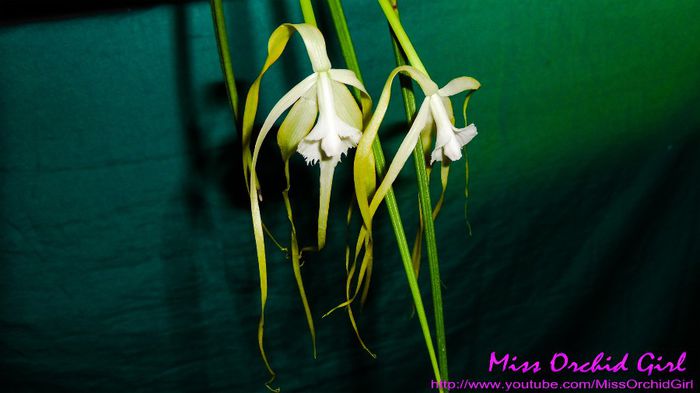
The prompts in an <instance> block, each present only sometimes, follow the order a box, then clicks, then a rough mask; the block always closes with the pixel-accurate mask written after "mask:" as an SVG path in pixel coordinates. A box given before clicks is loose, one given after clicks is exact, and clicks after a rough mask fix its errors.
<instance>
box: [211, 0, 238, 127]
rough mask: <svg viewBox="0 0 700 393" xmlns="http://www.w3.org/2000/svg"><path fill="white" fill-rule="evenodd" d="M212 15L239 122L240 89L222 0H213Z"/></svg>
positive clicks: (230, 94)
mask: <svg viewBox="0 0 700 393" xmlns="http://www.w3.org/2000/svg"><path fill="white" fill-rule="evenodd" d="M211 15H212V18H213V19H214V30H215V31H216V46H217V47H218V48H219V61H220V62H221V70H222V71H223V73H224V78H225V79H226V91H227V92H228V98H229V103H230V104H231V110H232V111H233V116H234V119H235V121H236V124H238V91H237V90H236V78H234V75H233V64H232V63H231V52H230V50H229V46H228V37H227V36H226V19H225V17H224V6H223V4H222V0H211Z"/></svg>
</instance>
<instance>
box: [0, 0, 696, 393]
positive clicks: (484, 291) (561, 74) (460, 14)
mask: <svg viewBox="0 0 700 393" xmlns="http://www.w3.org/2000/svg"><path fill="white" fill-rule="evenodd" d="M346 3H347V4H346V13H347V17H348V20H349V24H350V29H351V33H352V35H353V38H354V40H355V44H356V47H357V50H358V54H359V60H360V65H361V67H362V69H363V72H364V76H365V79H366V85H367V88H368V89H369V91H370V93H371V94H372V95H373V96H374V97H375V99H376V98H377V97H378V94H379V91H380V89H381V85H382V84H383V83H384V78H385V76H386V74H387V73H388V72H389V71H390V69H391V68H392V65H393V58H392V52H391V46H390V41H389V38H388V35H387V26H386V23H385V22H384V21H383V17H382V14H381V12H380V9H379V7H378V6H377V5H376V4H375V2H373V1H370V0H362V1H359V0H358V1H346ZM225 6H226V10H227V16H228V20H229V27H230V32H231V39H232V44H233V54H234V67H235V71H236V73H237V77H238V78H239V80H240V82H241V85H242V86H243V87H245V86H247V85H248V84H249V83H250V81H251V80H252V79H253V78H254V77H255V75H256V73H257V71H258V70H259V67H260V66H261V64H262V61H263V59H264V57H263V56H264V48H265V45H266V40H267V37H268V35H269V33H270V32H271V31H272V30H273V29H274V27H275V26H276V25H278V24H279V23H281V22H286V21H295V22H296V21H300V20H301V16H300V12H299V10H298V7H297V5H296V3H295V2H294V1H288V2H283V3H281V2H274V1H227V2H225ZM401 7H402V16H403V20H404V23H405V26H406V29H407V30H408V33H409V34H410V35H411V37H412V39H413V40H414V43H415V46H416V48H417V50H418V52H419V53H420V54H421V56H422V58H423V60H424V63H425V65H426V67H427V68H428V70H429V71H430V72H431V74H432V76H433V77H434V78H435V79H436V81H437V82H438V83H440V84H443V83H445V82H447V81H448V80H449V79H451V78H452V77H454V76H457V75H464V74H466V75H471V76H474V77H476V78H477V79H479V80H480V81H481V82H482V84H483V88H482V90H481V91H479V92H478V93H476V95H475V96H474V99H473V100H472V102H471V105H470V116H471V117H470V120H471V121H474V122H476V124H477V126H478V127H479V136H478V137H477V138H476V139H475V140H474V142H472V144H470V145H469V148H468V152H469V158H470V198H469V205H468V206H469V222H470V224H471V228H472V230H473V234H472V236H468V235H467V225H466V222H465V219H464V198H463V186H464V166H463V163H459V164H458V165H456V166H455V168H456V169H455V170H454V171H453V173H452V183H451V185H450V190H449V193H448V196H447V206H446V207H445V209H444V211H443V213H442V215H441V217H440V218H439V220H438V223H437V233H438V242H439V244H438V247H439V251H440V258H441V262H442V273H443V277H444V284H445V289H444V298H445V313H446V315H445V316H446V323H447V326H448V344H449V347H448V349H449V357H450V370H451V375H452V376H453V378H455V379H456V378H467V377H468V378H472V379H478V378H490V379H495V380H502V379H504V378H506V377H503V376H500V375H496V376H492V375H489V373H488V372H487V366H488V363H487V361H488V356H489V354H490V352H491V351H500V352H510V353H511V354H518V355H522V357H526V356H530V357H533V358H543V359H546V357H547V356H551V353H552V352H553V351H567V352H568V353H570V354H573V355H575V356H576V357H581V358H584V357H586V356H591V355H595V354H596V353H598V352H599V351H606V352H609V353H611V354H617V355H619V354H623V353H625V352H631V353H637V354H639V353H642V352H645V351H658V352H659V354H662V353H663V354H664V355H667V356H668V358H671V357H672V356H678V353H679V352H681V351H688V353H689V355H688V369H689V370H688V372H687V373H686V374H685V376H684V377H685V378H689V377H691V376H692V375H693V374H694V375H697V367H695V366H696V365H697V361H696V360H695V356H697V354H698V351H697V350H698V340H697V332H698V331H700V329H699V326H698V323H697V322H695V321H697V318H695V316H696V314H697V311H698V301H697V298H698V260H699V259H700V258H699V257H700V245H699V244H700V242H698V239H699V238H700V212H699V209H698V201H699V200H700V188H699V187H698V179H699V178H700V133H699V132H698V131H699V130H700V111H698V108H699V106H700V105H699V104H700V90H698V87H700V72H699V71H698V70H700V24H699V23H697V16H698V15H700V3H699V2H697V1H693V0H687V1H684V0H678V1H662V0H658V1H651V0H648V1H632V0H630V1H627V0H625V1H622V0H620V1H607V0H595V1H566V0H561V1H546V0H538V1H534V0H533V1H520V2H516V1H507V0H500V1H495V0H493V1H448V0H441V1H430V2H425V1H416V0H405V1H404V0H402V4H401ZM319 13H320V14H321V15H319V18H320V22H321V28H322V29H323V30H324V31H325V32H326V33H327V34H326V36H327V40H328V41H329V44H328V46H329V48H330V50H331V57H332V59H333V61H334V64H335V65H336V66H338V67H340V66H342V65H343V62H342V58H341V56H340V54H339V50H338V46H337V42H336V41H335V39H334V31H333V28H332V25H331V24H330V23H329V22H328V13H327V11H319ZM290 49H291V50H292V51H291V52H290V57H289V58H287V59H285V60H284V61H283V63H282V66H278V67H276V68H275V69H274V71H273V72H272V73H270V75H269V77H268V78H267V79H266V81H265V83H264V85H263V91H264V96H265V98H264V100H263V109H262V110H261V111H260V113H266V111H267V110H269V108H270V107H271V105H272V104H273V103H274V102H275V101H276V100H277V98H278V97H280V95H281V94H282V93H283V92H284V90H285V89H286V88H288V87H289V86H290V85H291V84H292V83H295V82H296V81H298V80H300V79H301V78H302V77H304V76H305V75H306V74H307V73H308V72H309V70H310V69H309V66H308V62H307V60H306V59H305V54H304V52H303V51H301V48H300V44H299V43H298V42H295V43H294V44H293V45H292V46H291V47H290ZM396 97H398V95H397V96H396ZM402 118H403V112H402V106H401V103H400V100H398V99H397V100H396V101H395V103H393V104H392V106H391V109H390V114H389V118H388V120H387V124H388V126H387V127H386V129H385V130H384V131H382V135H383V139H384V141H385V146H386V147H387V151H388V152H389V153H390V152H393V150H392V148H394V149H395V147H396V145H397V143H398V142H399V141H400V138H401V135H402V133H403V132H404V129H405V128H404V127H403V125H402V124H403V123H402ZM272 147H273V146H272V144H271V148H270V149H269V151H267V153H268V154H269V156H268V157H274V159H269V160H266V162H265V165H263V169H262V170H263V172H264V173H268V174H269V175H270V176H271V178H272V179H273V180H270V181H268V182H267V183H265V184H263V186H264V187H265V190H266V196H267V197H266V199H265V203H264V206H263V209H264V214H265V218H266V220H267V222H268V223H269V225H270V227H271V228H272V229H273V231H274V232H275V233H277V234H278V236H280V237H281V238H283V239H284V238H286V237H287V235H286V233H287V231H288V228H287V225H286V217H285V215H284V213H283V207H282V203H281V200H280V197H279V196H277V195H279V193H278V191H280V189H281V188H280V187H281V185H280V184H279V180H281V171H280V169H281V168H280V163H279V159H278V158H277V153H276V152H275V151H274V149H273V148H272ZM239 149H240V145H239V140H238V134H237V131H236V129H235V127H234V126H233V124H232V121H231V115H230V113H229V110H228V106H227V102H226V97H225V93H224V90H223V88H222V75H221V71H220V69H219V64H218V58H217V54H216V43H215V40H214V36H213V28H212V23H211V16H210V14H209V8H208V4H207V3H206V2H194V3H190V4H187V5H160V6H152V7H147V8H138V9H134V10H124V11H123V12H113V13H97V14H93V13H91V14H87V15H80V16H76V17H72V18H57V19H53V20H46V21H33V22H31V21H27V22H23V23H5V25H4V26H0V185H1V188H0V217H1V220H0V258H1V263H0V382H1V383H2V386H3V388H2V390H3V391H7V392H263V391H265V388H264V386H263V382H264V381H265V379H266V378H267V376H266V372H265V370H264V367H263V364H262V362H261V360H260V357H259V354H258V351H257V343H256V327H257V319H258V312H259V297H258V296H259V295H258V278H257V277H258V274H257V267H256V262H255V254H254V244H253V239H252V236H251V231H250V230H251V224H250V218H249V214H248V207H247V205H246V196H245V188H244V186H243V183H242V176H241V175H240V163H239V161H240V156H239ZM348 163H349V160H346V161H345V162H344V163H343V164H342V165H341V166H340V170H339V174H338V183H337V184H336V187H337V188H336V189H335V191H334V198H333V202H332V205H333V209H334V210H333V212H332V214H331V220H332V224H331V227H330V229H329V236H330V239H331V241H330V244H329V247H328V248H327V249H326V250H325V251H323V252H322V253H320V254H318V255H313V256H309V257H308V260H307V262H306V264H305V266H304V268H303V269H304V270H303V272H304V277H305V280H306V283H307V291H308V293H309V294H310V301H311V306H312V309H313V311H314V314H315V316H316V317H317V319H316V321H317V331H318V347H319V357H318V359H316V360H314V359H313V358H312V356H311V346H310V342H309V338H308V333H307V330H306V327H305V321H304V318H303V313H302V308H301V305H300V302H299V300H298V297H297V293H296V289H295V285H294V280H293V276H292V273H291V267H290V265H289V262H288V261H286V260H285V259H284V257H283V256H282V255H281V254H280V253H279V252H277V253H275V252H273V251H271V252H270V255H271V257H270V259H271V260H270V288H271V289H270V302H269V307H268V314H267V315H268V323H267V328H266V347H267V350H268V355H269V357H270V359H271V362H272V365H273V367H274V368H275V369H276V371H277V372H278V374H279V378H278V380H277V383H278V384H279V385H280V386H281V387H282V388H283V391H286V392H423V391H428V390H429V389H428V388H429V382H430V380H431V370H430V366H429V363H428V361H427V355H426V353H425V349H424V346H423V343H422V336H421V334H420V330H419V327H418V322H417V321H416V320H415V318H414V319H412V318H411V317H410V315H411V306H410V304H411V303H410V296H409V293H408V290H407V289H408V287H407V284H406V283H405V279H404V273H403V270H402V267H401V263H400V260H399V258H398V255H397V252H396V249H395V247H394V245H395V243H394V239H393V234H392V232H391V231H390V226H389V222H388V219H387V217H386V214H385V212H383V211H382V213H381V214H380V217H379V218H378V219H377V222H376V228H378V229H379V230H378V232H379V233H378V234H377V243H378V246H377V255H376V269H375V276H374V279H373V286H372V290H371V292H370V298H369V302H368V304H367V306H366V307H365V309H364V310H363V311H362V312H361V313H360V316H359V322H360V329H361V332H362V333H363V335H364V338H365V340H366V342H367V343H368V345H369V346H370V347H371V348H372V349H373V350H374V351H375V352H376V353H377V354H378V358H377V359H376V360H373V359H371V358H370V357H369V356H367V355H366V354H365V353H364V352H363V351H362V350H361V348H360V347H359V345H358V344H357V342H356V340H355V337H354V334H353V332H352V330H351V328H350V325H349V323H348V321H347V318H346V316H345V314H343V313H342V312H340V313H336V314H334V315H333V316H331V317H329V318H326V319H323V320H321V319H320V316H321V315H322V314H323V313H324V312H325V311H327V310H328V309H330V308H331V307H332V306H334V305H335V304H337V303H338V302H339V301H341V300H342V298H343V296H344V292H343V285H344V284H343V283H344V281H343V279H344V267H343V243H344V239H345V233H346V232H345V226H344V224H343V216H344V212H345V208H346V206H347V203H348V200H349V199H348V198H349V195H350V193H351V191H350V190H351V189H350V185H349V182H348V181H349V173H348V172H349V169H350V166H349V165H348ZM316 170H317V168H311V167H305V166H304V164H303V160H301V159H300V158H299V157H297V158H296V159H295V162H294V168H293V171H294V172H293V178H294V179H293V180H294V187H295V188H294V189H293V194H294V197H296V201H297V202H296V206H295V208H296V210H297V212H298V213H297V214H298V216H299V217H300V224H299V225H300V226H301V227H305V228H311V226H312V224H313V220H314V211H313V208H314V204H315V203H316V197H317V196H316V195H317V191H316V189H317V186H316V184H315V181H316V180H315V179H316V178H317V177H316ZM413 179H414V173H413V168H412V165H408V166H407V169H406V170H405V171H404V173H402V174H401V176H400V178H399V181H398V184H397V191H398V198H399V202H400V205H401V208H402V213H403V216H404V219H405V222H406V225H407V227H408V231H409V233H412V232H413V231H414V230H415V227H416V222H415V220H416V218H415V217H416V189H415V183H414V182H413ZM435 183H438V182H437V181H436V182H435ZM435 185H436V186H437V184H435ZM309 190H314V191H313V192H311V191H309ZM435 191H436V192H437V190H435ZM314 192H315V193H316V194H314ZM302 240H306V241H307V242H309V241H310V240H311V237H310V236H309V237H307V238H305V239H302ZM422 278H423V280H421V281H422V285H424V289H425V291H424V293H426V294H427V289H428V286H427V282H425V279H426V278H427V277H425V276H422ZM428 303H429V302H428ZM696 382H697V381H696Z"/></svg>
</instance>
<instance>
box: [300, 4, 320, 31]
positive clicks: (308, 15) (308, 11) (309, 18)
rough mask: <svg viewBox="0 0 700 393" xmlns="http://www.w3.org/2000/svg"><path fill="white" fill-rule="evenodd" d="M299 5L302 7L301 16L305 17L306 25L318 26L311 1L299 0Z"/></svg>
mask: <svg viewBox="0 0 700 393" xmlns="http://www.w3.org/2000/svg"><path fill="white" fill-rule="evenodd" d="M299 5H300V6H301V14H302V15H303V16H304V23H308V24H310V25H313V26H316V16H314V7H313V6H312V5H311V0H299Z"/></svg>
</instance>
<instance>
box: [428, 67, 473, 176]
mask: <svg viewBox="0 0 700 393" xmlns="http://www.w3.org/2000/svg"><path fill="white" fill-rule="evenodd" d="M476 88H478V82H477V84H474V79H472V78H468V79H467V78H466V77H461V78H457V79H453V80H452V81H450V83H448V84H447V85H445V87H443V88H442V89H439V90H438V91H437V92H435V93H433V94H432V95H431V96H430V97H426V101H429V103H430V104H429V105H430V114H429V116H430V117H431V118H432V120H433V121H434V122H435V127H436V128H437V138H436V140H435V148H434V149H433V152H432V153H431V155H430V163H431V164H432V163H433V162H435V161H442V160H443V159H444V157H447V158H449V159H450V160H451V161H457V160H459V159H460V158H462V147H463V146H464V145H466V144H467V143H469V142H471V140H472V139H474V137H475V136H476V134H477V132H476V126H475V125H474V124H473V123H472V124H469V125H468V126H466V127H464V128H457V127H455V125H454V114H453V112H452V105H451V103H450V99H449V97H450V96H453V95H455V94H458V93H460V92H462V91H464V90H474V89H476ZM428 122H429V120H428Z"/></svg>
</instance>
